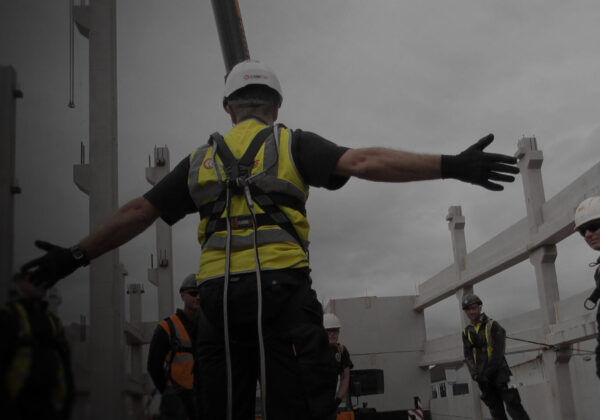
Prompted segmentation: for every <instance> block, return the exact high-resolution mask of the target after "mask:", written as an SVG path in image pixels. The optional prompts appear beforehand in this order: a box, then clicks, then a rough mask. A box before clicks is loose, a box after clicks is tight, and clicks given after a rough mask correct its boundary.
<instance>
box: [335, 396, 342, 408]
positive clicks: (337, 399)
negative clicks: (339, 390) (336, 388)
mask: <svg viewBox="0 0 600 420" xmlns="http://www.w3.org/2000/svg"><path fill="white" fill-rule="evenodd" d="M341 403H342V399H341V398H340V397H335V406H336V407H338V406H339V405H340V404H341Z"/></svg>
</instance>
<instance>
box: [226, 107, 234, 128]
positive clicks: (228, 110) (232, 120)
mask: <svg viewBox="0 0 600 420" xmlns="http://www.w3.org/2000/svg"><path fill="white" fill-rule="evenodd" d="M225 111H227V113H228V114H229V117H230V118H231V122H232V123H233V125H235V124H237V117H236V115H235V112H233V108H232V107H231V105H229V104H227V105H225Z"/></svg>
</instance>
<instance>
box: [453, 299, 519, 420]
mask: <svg viewBox="0 0 600 420" xmlns="http://www.w3.org/2000/svg"><path fill="white" fill-rule="evenodd" d="M481 305H482V302H481V299H480V298H479V296H477V295H474V294H466V295H465V296H463V300H462V308H463V310H464V311H465V314H466V315H467V317H468V318H469V321H470V322H471V323H470V324H469V325H467V327H466V328H465V329H464V330H463V333H462V341H463V349H464V355H465V362H466V364H467V367H468V368H469V373H470V374H471V377H472V378H473V380H475V381H476V382H477V384H478V385H479V389H480V390H481V400H482V401H483V402H484V403H485V405H487V406H488V408H489V409H490V414H491V415H492V418H493V419H494V420H506V419H507V417H506V411H504V404H506V410H507V411H508V414H510V416H511V418H512V419H513V420H529V416H528V415H527V413H526V412H525V409H524V408H523V405H522V404H521V397H520V395H519V391H517V389H516V388H514V387H512V386H509V382H510V377H511V372H510V369H509V367H508V363H507V362H506V359H505V358H504V349H505V345H506V331H504V328H502V327H501V326H500V324H499V323H498V322H497V321H494V320H493V319H491V318H488V317H487V315H486V314H485V313H483V312H481Z"/></svg>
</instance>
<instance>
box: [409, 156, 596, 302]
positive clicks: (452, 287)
mask: <svg viewBox="0 0 600 420" xmlns="http://www.w3.org/2000/svg"><path fill="white" fill-rule="evenodd" d="M593 195H600V162H599V163H597V164H595V165H594V166H593V167H592V168H591V169H589V170H588V171H587V172H585V173H584V174H583V175H581V176H580V177H579V178H577V179H576V180H575V181H574V182H572V183H571V184H569V185H568V186H567V187H565V188H564V189H563V190H561V191H560V192H559V193H558V194H556V195H555V196H554V197H552V198H551V199H550V200H549V201H546V202H545V203H544V205H543V206H542V210H541V214H542V219H543V223H542V224H541V225H539V226H538V228H537V231H536V232H535V233H532V234H531V236H530V232H529V223H528V220H527V218H523V219H521V220H519V221H518V222H516V223H515V224H514V225H512V226H510V227H509V228H508V229H506V230H505V231H503V232H501V233H500V234H498V235H496V236H495V237H493V238H492V239H490V240H489V241H487V242H486V243H484V244H483V245H481V246H480V247H478V248H477V249H475V250H473V251H471V252H470V253H469V254H467V256H466V257H465V269H464V270H463V271H460V272H459V273H458V275H457V274H456V272H455V268H454V265H452V266H449V267H446V268H444V269H443V270H441V271H440V272H439V273H438V274H437V275H435V276H433V277H432V278H431V279H429V280H427V281H425V282H423V283H422V284H421V285H419V296H418V297H417V299H416V300H415V310H417V311H422V310H423V309H425V308H427V307H429V306H432V305H434V304H436V303H437V302H440V301H442V300H444V299H445V298H447V297H448V296H451V295H452V294H454V293H455V292H456V291H457V290H458V289H459V288H461V287H465V286H472V285H474V284H476V283H478V282H480V281H482V280H485V279H486V278H489V277H491V276H493V275H494V274H497V273H499V272H501V271H503V270H505V269H507V268H509V267H512V266H513V265H516V264H518V263H520V262H522V261H524V260H526V259H527V258H529V254H530V253H531V252H532V251H534V250H535V249H537V248H539V247H541V246H543V245H554V244H556V243H558V242H560V241H561V240H563V239H565V238H566V237H568V236H569V235H571V234H572V233H573V214H574V212H575V208H576V207H577V205H578V204H579V203H580V202H581V201H582V200H583V199H584V198H586V197H589V196H593Z"/></svg>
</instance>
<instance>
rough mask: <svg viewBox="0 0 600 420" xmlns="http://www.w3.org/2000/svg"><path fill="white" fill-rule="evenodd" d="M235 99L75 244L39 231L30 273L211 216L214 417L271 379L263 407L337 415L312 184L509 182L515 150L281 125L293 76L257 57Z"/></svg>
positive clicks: (67, 269) (57, 268)
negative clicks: (314, 239) (283, 79)
mask: <svg viewBox="0 0 600 420" xmlns="http://www.w3.org/2000/svg"><path fill="white" fill-rule="evenodd" d="M223 96H224V99H223V107H224V109H225V111H226V112H227V113H228V114H229V117H230V119H231V122H232V123H233V124H234V127H233V128H232V129H231V131H229V133H227V134H226V135H225V136H222V135H221V134H219V133H214V134H213V135H211V136H210V139H209V141H208V143H206V144H203V145H201V146H200V147H198V148H197V149H196V150H194V151H193V152H192V153H191V154H190V155H189V156H186V157H185V158H184V159H183V160H182V161H181V162H180V163H179V164H178V165H177V166H176V167H175V168H174V169H173V170H172V171H171V173H169V174H168V175H167V176H165V177H164V178H163V179H162V180H161V181H160V182H159V183H157V184H156V185H155V186H154V187H153V188H152V189H151V190H150V191H148V192H147V193H146V194H144V196H143V197H138V198H136V199H134V200H132V201H130V202H129V203H127V204H125V205H124V206H123V207H121V208H120V209H118V210H117V212H116V213H115V214H114V215H113V216H111V217H110V218H108V219H107V220H106V221H105V222H104V223H102V224H101V225H100V226H99V227H98V228H97V229H96V230H95V231H93V232H92V233H91V235H89V236H88V237H86V238H84V239H83V240H82V241H81V242H79V243H78V244H76V245H75V246H72V247H68V248H63V247H60V246H57V245H53V244H50V243H48V242H42V241H37V242H36V245H37V246H38V247H40V248H41V249H43V250H44V251H46V253H45V254H44V255H43V256H41V257H40V258H37V259H35V260H33V261H31V262H29V263H27V264H25V265H24V266H23V267H22V271H23V272H25V273H31V276H32V279H33V280H34V281H35V282H38V283H39V284H43V285H45V286H50V285H52V284H54V283H55V282H56V281H58V280H59V279H61V278H63V277H65V276H67V275H69V274H70V273H71V272H73V271H74V270H75V269H77V268H78V267H81V266H84V265H87V264H88V263H89V261H90V260H91V259H94V258H97V257H99V256H100V255H102V254H104V253H106V252H108V251H109V250H111V249H114V248H116V247H118V246H120V245H122V244H123V243H125V242H127V241H129V240H131V239H132V238H133V237H135V236H137V235H139V234H140V233H141V232H143V231H144V230H145V229H146V228H148V227H149V226H150V225H151V224H152V223H153V222H154V221H155V220H156V219H157V218H158V217H160V218H162V219H163V220H164V221H165V222H166V223H168V224H169V225H172V224H174V223H175V222H177V221H178V220H180V219H181V218H183V217H184V216H186V215H187V214H191V213H199V214H200V226H199V228H198V241H199V242H200V245H201V247H202V252H201V256H200V267H199V270H198V272H197V274H196V280H197V282H198V284H199V287H200V289H201V307H202V311H201V312H200V313H201V314H203V317H202V318H201V319H200V321H201V322H200V321H199V324H198V325H199V327H198V334H197V336H198V342H197V343H196V347H195V350H196V356H197V357H198V358H200V360H201V363H198V366H199V369H200V371H197V372H196V373H197V374H199V375H198V376H199V381H200V383H199V384H198V385H199V390H198V392H199V394H200V397H201V399H202V401H203V403H202V410H203V414H204V415H205V417H206V418H218V419H222V418H226V417H228V415H227V413H229V414H231V411H233V413H232V418H236V419H237V418H244V419H246V418H249V417H250V416H252V415H253V413H254V404H255V401H256V399H255V384H256V379H257V377H258V376H260V377H261V380H260V382H261V387H262V392H263V394H264V396H263V398H262V401H263V404H264V410H266V411H267V412H266V413H264V415H268V417H272V418H274V419H283V418H285V419H296V418H297V419H310V418H312V419H317V418H325V417H327V416H328V415H330V412H329V410H331V404H330V402H329V400H325V399H324V398H325V397H324V396H327V395H332V394H333V392H334V389H335V383H336V374H335V370H332V369H331V367H330V364H329V357H328V354H329V343H328V340H327V334H326V332H325V330H324V328H323V325H322V321H323V320H322V309H321V305H320V303H319V301H318V300H317V298H316V294H315V292H314V290H313V289H312V287H311V285H310V282H309V262H308V243H309V242H308V239H309V237H308V232H309V224H308V221H307V218H306V205H305V203H306V200H307V198H308V189H309V186H313V187H322V188H326V189H329V190H336V189H338V188H341V187H342V186H343V185H344V184H345V183H346V182H347V181H348V179H349V178H350V177H352V176H354V177H358V178H363V179H366V180H371V181H378V182H398V183H400V182H409V181H419V180H432V179H440V178H454V179H458V180H460V181H463V182H470V183H473V184H476V185H480V186H482V187H484V188H487V189H490V190H494V191H498V190H502V189H503V188H504V187H503V185H502V183H504V182H513V181H514V176H513V175H514V174H516V173H518V168H517V167H516V165H515V164H516V158H514V157H512V156H507V155H500V154H493V153H486V152H484V149H485V148H486V147H487V146H488V145H489V144H490V143H491V142H492V140H493V135H491V134H490V135H488V136H485V137H484V138H482V139H481V140H479V141H478V142H477V143H475V144H474V145H473V146H471V147H469V148H467V149H466V150H464V151H463V152H461V153H459V154H457V155H439V154H417V153H409V152H403V151H398V150H392V149H386V148H380V147H367V148H359V149H349V148H346V147H341V146H338V145H336V144H334V143H332V142H330V141H328V140H326V139H324V138H322V137H321V136H319V135H317V134H314V133H312V132H310V131H303V130H290V129H288V128H286V127H285V126H284V125H281V124H278V125H276V124H275V121H276V120H277V117H278V111H279V108H280V106H281V104H282V101H283V91H282V89H281V85H280V83H279V80H278V78H277V76H276V75H275V73H274V72H273V71H272V70H271V69H270V68H269V67H267V66H265V65H264V64H263V63H261V62H258V61H254V60H247V61H243V62H241V63H239V64H237V65H236V66H234V68H233V69H232V70H231V72H230V73H229V74H228V76H227V77H226V80H225V91H224V95H223ZM372 138H373V139H377V135H376V134H375V133H374V134H373V136H372ZM374 141H375V142H376V141H377V140H374ZM223 296H225V297H226V299H223ZM225 307H226V309H225ZM267 390H268V392H267Z"/></svg>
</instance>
